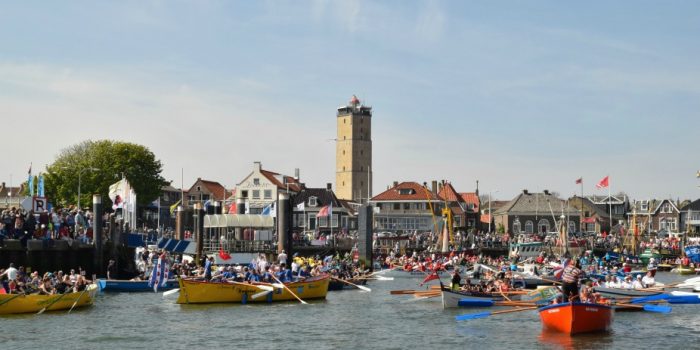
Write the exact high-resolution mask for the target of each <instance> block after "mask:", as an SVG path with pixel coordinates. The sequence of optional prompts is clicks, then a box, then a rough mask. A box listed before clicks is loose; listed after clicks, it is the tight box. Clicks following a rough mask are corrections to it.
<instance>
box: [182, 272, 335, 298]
mask: <svg viewBox="0 0 700 350" xmlns="http://www.w3.org/2000/svg"><path fill="white" fill-rule="evenodd" d="M329 280H330V276H329V275H322V276H316V277H311V278H307V279H305V280H303V281H298V282H291V283H285V285H286V286H287V288H275V289H274V290H273V291H272V292H271V293H269V294H267V295H266V296H264V297H259V298H257V299H254V298H252V296H253V295H254V294H258V293H260V292H261V289H260V288H258V287H256V285H255V284H249V283H239V282H230V281H227V282H208V281H197V280H191V279H180V280H179V282H180V294H179V296H178V298H177V303H178V304H206V303H241V304H246V303H251V302H273V301H290V300H296V298H295V297H294V295H293V294H291V293H290V292H289V291H288V290H287V289H289V290H292V291H293V292H294V294H296V295H297V296H298V297H299V298H301V299H325V298H326V294H327V293H328V281H329ZM260 285H265V286H268V284H262V283H261V284H260Z"/></svg>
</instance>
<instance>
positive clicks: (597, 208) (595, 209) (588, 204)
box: [569, 196, 610, 217]
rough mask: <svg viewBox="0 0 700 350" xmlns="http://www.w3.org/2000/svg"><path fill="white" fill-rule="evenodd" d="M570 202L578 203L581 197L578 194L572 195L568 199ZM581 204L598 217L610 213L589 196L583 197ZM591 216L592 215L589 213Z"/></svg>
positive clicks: (606, 215)
mask: <svg viewBox="0 0 700 350" xmlns="http://www.w3.org/2000/svg"><path fill="white" fill-rule="evenodd" d="M569 202H570V203H573V204H574V205H578V204H579V203H580V202H581V197H578V196H573V197H571V198H570V199H569ZM583 205H584V206H585V207H588V208H590V209H591V210H592V211H593V214H595V215H597V216H598V217H609V216H610V214H608V212H606V211H605V210H603V209H601V208H600V206H599V205H596V204H595V203H593V202H592V201H591V200H590V199H589V197H583ZM591 216H593V215H591Z"/></svg>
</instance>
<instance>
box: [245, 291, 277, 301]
mask: <svg viewBox="0 0 700 350" xmlns="http://www.w3.org/2000/svg"><path fill="white" fill-rule="evenodd" d="M270 293H272V290H263V291H262V292H258V293H255V294H253V295H251V296H250V297H251V299H258V298H260V297H264V296H266V295H268V294H270Z"/></svg>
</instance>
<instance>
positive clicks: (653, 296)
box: [630, 293, 671, 304]
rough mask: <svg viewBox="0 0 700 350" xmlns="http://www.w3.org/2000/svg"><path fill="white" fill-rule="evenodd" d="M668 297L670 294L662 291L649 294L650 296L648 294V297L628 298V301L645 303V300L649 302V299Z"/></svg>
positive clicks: (664, 298)
mask: <svg viewBox="0 0 700 350" xmlns="http://www.w3.org/2000/svg"><path fill="white" fill-rule="evenodd" d="M669 297H671V296H670V295H668V294H663V293H661V294H657V295H651V296H648V297H639V298H634V299H632V300H630V303H632V304H642V303H647V302H650V301H656V300H666V299H668V298H669Z"/></svg>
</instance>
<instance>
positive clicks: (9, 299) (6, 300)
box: [0, 287, 24, 306]
mask: <svg viewBox="0 0 700 350" xmlns="http://www.w3.org/2000/svg"><path fill="white" fill-rule="evenodd" d="M0 288H2V287H0ZM22 295H24V294H16V295H13V296H11V297H9V298H7V299H5V300H3V302H2V303H0V306H2V305H4V304H7V303H9V302H11V301H12V300H14V299H15V298H19V297H21V296H22Z"/></svg>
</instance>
